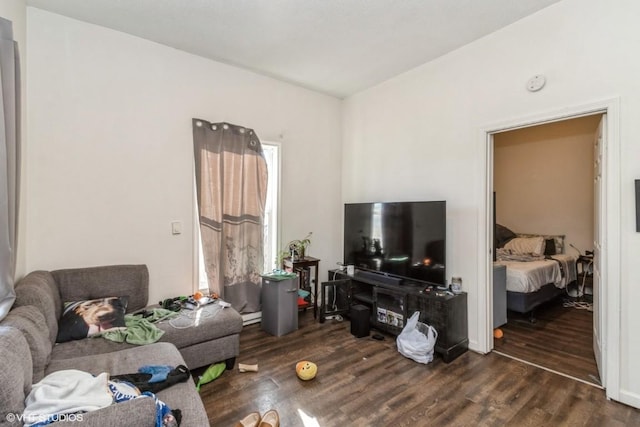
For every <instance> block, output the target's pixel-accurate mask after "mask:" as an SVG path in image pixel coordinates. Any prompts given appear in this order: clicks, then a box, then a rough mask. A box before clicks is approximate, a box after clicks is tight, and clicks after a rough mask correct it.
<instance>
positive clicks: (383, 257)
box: [344, 201, 447, 286]
mask: <svg viewBox="0 0 640 427" xmlns="http://www.w3.org/2000/svg"><path fill="white" fill-rule="evenodd" d="M446 231H447V205H446V202H445V201H433V202H385V203H347V204H345V206H344V263H345V264H347V265H355V266H356V268H358V269H361V270H367V271H373V272H378V273H380V274H386V275H391V276H395V277H399V278H403V279H413V280H415V281H420V282H426V283H427V284H433V285H441V286H446V267H445V266H446V259H445V254H446Z"/></svg>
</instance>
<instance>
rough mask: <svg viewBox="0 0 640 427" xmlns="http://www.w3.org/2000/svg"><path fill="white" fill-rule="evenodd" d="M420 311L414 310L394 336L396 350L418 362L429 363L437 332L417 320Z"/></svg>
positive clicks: (431, 358)
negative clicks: (398, 333)
mask: <svg viewBox="0 0 640 427" xmlns="http://www.w3.org/2000/svg"><path fill="white" fill-rule="evenodd" d="M419 317H420V312H419V311H416V312H415V313H413V315H412V316H411V317H410V318H409V320H408V321H407V324H406V325H405V327H404V328H403V329H402V332H400V335H398V338H396V346H397V347H398V351H399V352H400V354H402V355H403V356H404V357H408V358H409V359H413V360H415V361H416V362H418V363H429V362H431V361H432V360H433V349H434V347H435V346H436V339H437V338H438V332H437V331H436V330H435V328H434V327H433V326H429V325H426V324H424V323H421V322H418V318H419Z"/></svg>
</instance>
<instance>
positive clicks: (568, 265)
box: [496, 254, 576, 293]
mask: <svg viewBox="0 0 640 427" xmlns="http://www.w3.org/2000/svg"><path fill="white" fill-rule="evenodd" d="M551 258H554V259H556V260H558V261H560V263H561V264H562V268H563V270H564V277H563V275H562V272H561V270H560V265H559V264H558V262H556V261H553V260H546V259H545V260H539V261H527V262H519V261H497V262H496V264H501V265H506V266H507V290H508V291H511V292H522V293H530V292H536V291H537V290H538V289H540V288H541V287H542V286H544V285H546V284H548V283H553V284H554V285H555V286H556V287H558V288H564V287H565V286H566V285H567V283H571V282H572V281H574V280H576V257H575V256H572V255H567V254H559V255H551Z"/></svg>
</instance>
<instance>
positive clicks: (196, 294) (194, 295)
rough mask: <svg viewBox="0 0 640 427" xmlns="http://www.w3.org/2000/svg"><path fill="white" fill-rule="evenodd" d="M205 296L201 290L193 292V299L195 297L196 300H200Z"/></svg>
mask: <svg viewBox="0 0 640 427" xmlns="http://www.w3.org/2000/svg"><path fill="white" fill-rule="evenodd" d="M203 296H204V294H203V293H202V292H200V291H198V292H196V293H195V294H193V299H195V300H196V301H198V300H200V298H202V297H203Z"/></svg>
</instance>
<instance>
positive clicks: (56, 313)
mask: <svg viewBox="0 0 640 427" xmlns="http://www.w3.org/2000/svg"><path fill="white" fill-rule="evenodd" d="M15 291H16V301H15V303H14V304H13V306H14V307H21V306H26V305H33V306H35V307H36V308H37V309H38V310H40V312H41V313H42V314H43V315H44V319H45V321H46V322H47V326H48V328H49V340H50V341H51V343H52V344H53V343H55V342H56V335H58V319H60V314H61V313H62V302H61V300H60V293H59V292H58V286H57V285H56V282H55V279H54V278H53V276H52V275H51V273H49V272H48V271H34V272H32V273H29V274H27V275H26V276H25V277H23V278H22V280H20V281H19V282H18V283H17V284H16V287H15Z"/></svg>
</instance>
